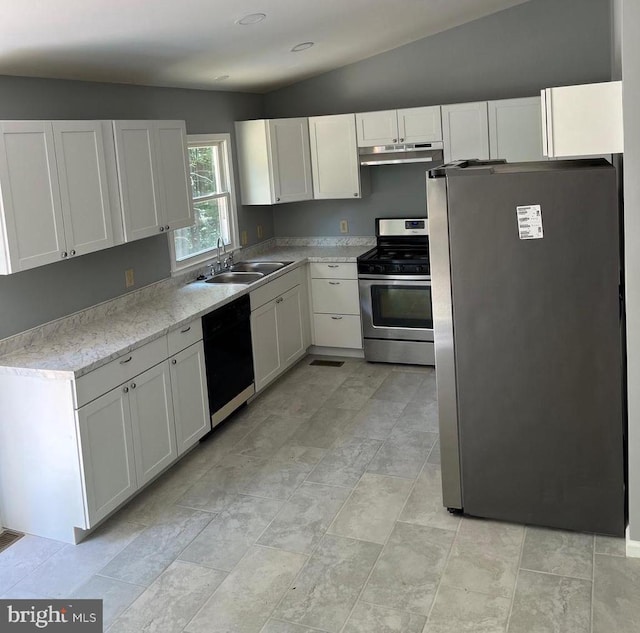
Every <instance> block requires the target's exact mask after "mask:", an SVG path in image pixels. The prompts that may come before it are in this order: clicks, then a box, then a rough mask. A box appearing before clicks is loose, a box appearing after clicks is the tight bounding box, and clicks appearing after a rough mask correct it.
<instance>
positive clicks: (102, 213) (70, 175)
mask: <svg viewBox="0 0 640 633" xmlns="http://www.w3.org/2000/svg"><path fill="white" fill-rule="evenodd" d="M53 134H54V139H55V149H56V162H57V167H58V177H59V181H60V197H61V200H62V213H63V217H64V229H65V236H66V250H67V252H68V254H69V256H70V257H72V256H74V255H84V254H85V253H92V252H93V251H97V250H100V249H103V248H109V247H110V246H113V244H114V240H113V229H112V226H111V205H110V202H109V185H108V182H107V168H106V164H105V150H104V140H103V136H102V125H101V123H100V121H54V122H53Z"/></svg>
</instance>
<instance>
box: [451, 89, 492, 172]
mask: <svg viewBox="0 0 640 633" xmlns="http://www.w3.org/2000/svg"><path fill="white" fill-rule="evenodd" d="M442 137H443V139H442V140H443V142H444V160H445V162H447V163H449V162H451V161H452V160H465V159H468V158H471V159H473V158H478V159H481V160H486V159H488V158H489V126H488V121H487V102H486V101H481V102H476V103H456V104H454V105H446V106H442Z"/></svg>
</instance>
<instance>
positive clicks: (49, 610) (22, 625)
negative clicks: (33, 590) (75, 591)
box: [0, 600, 102, 633]
mask: <svg viewBox="0 0 640 633" xmlns="http://www.w3.org/2000/svg"><path fill="white" fill-rule="evenodd" d="M27 631H75V633H100V632H101V631H102V600H0V633H14V632H15V633H18V632H20V633H27Z"/></svg>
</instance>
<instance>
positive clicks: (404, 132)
mask: <svg viewBox="0 0 640 633" xmlns="http://www.w3.org/2000/svg"><path fill="white" fill-rule="evenodd" d="M356 127H357V137H358V147H372V146H375V145H393V144H394V143H429V142H431V141H441V140H442V124H441V115H440V106H426V107H422V108H405V109H403V110H380V111H378V112H359V113H358V114H356Z"/></svg>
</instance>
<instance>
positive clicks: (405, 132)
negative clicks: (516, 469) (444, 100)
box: [397, 106, 442, 143]
mask: <svg viewBox="0 0 640 633" xmlns="http://www.w3.org/2000/svg"><path fill="white" fill-rule="evenodd" d="M397 114H398V134H399V138H398V140H399V141H400V143H428V142H430V141H441V140H442V116H441V112H440V106H427V107H423V108H405V109H403V110H398V111H397Z"/></svg>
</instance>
